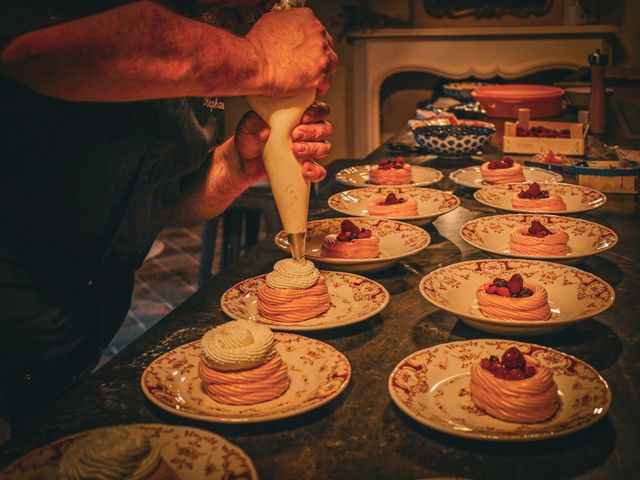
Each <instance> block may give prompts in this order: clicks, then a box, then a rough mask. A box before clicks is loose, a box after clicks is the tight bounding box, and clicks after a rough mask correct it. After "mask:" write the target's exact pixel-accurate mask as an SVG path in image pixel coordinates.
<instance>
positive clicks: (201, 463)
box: [0, 423, 258, 480]
mask: <svg viewBox="0 0 640 480" xmlns="http://www.w3.org/2000/svg"><path fill="white" fill-rule="evenodd" d="M129 426H130V427H133V428H137V429H140V430H142V431H143V432H144V433H145V434H146V435H147V436H148V437H149V441H150V442H151V445H153V446H155V447H157V448H158V449H159V450H160V456H161V457H162V459H163V460H164V461H165V463H166V464H167V465H168V466H169V467H171V469H172V470H173V471H174V472H175V473H176V474H177V475H178V478H180V479H181V480H201V479H203V478H210V479H211V480H226V479H229V478H242V479H247V480H257V478H258V474H257V472H256V469H255V467H254V466H253V463H252V462H251V459H250V458H249V457H248V456H247V454H246V453H244V452H243V451H242V450H241V449H240V448H239V447H237V446H236V445H234V444H232V443H231V442H228V441H227V440H225V439H224V438H222V437H221V436H219V435H216V434H215V433H211V432H208V431H206V430H201V429H199V428H193V427H183V426H179V425H161V424H157V423H137V424H133V425H129ZM106 428H110V427H104V428H99V429H96V430H104V429H106ZM89 432H90V431H86V432H81V433H76V434H75V435H70V436H68V437H64V438H61V439H59V440H56V441H54V442H52V443H50V444H48V445H46V446H44V447H41V448H38V449H37V450H34V451H32V452H30V453H28V454H26V455H25V456H23V457H21V458H19V459H18V460H16V461H15V462H13V463H12V464H11V465H9V466H8V467H7V468H5V469H4V470H3V471H2V472H0V473H1V474H2V475H1V476H2V478H3V479H5V480H36V479H37V480H42V479H47V478H58V463H59V462H60V457H61V454H64V451H65V450H66V449H67V448H69V446H71V445H73V444H74V443H75V442H77V441H79V440H81V439H82V438H83V437H84V436H86V435H87V434H88V433H89Z"/></svg>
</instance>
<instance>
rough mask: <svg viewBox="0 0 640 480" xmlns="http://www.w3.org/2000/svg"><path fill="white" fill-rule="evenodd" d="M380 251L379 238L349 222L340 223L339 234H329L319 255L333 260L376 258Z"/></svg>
mask: <svg viewBox="0 0 640 480" xmlns="http://www.w3.org/2000/svg"><path fill="white" fill-rule="evenodd" d="M379 251H380V238H379V237H377V236H375V235H374V234H373V232H372V231H371V230H369V229H367V228H360V227H358V226H357V225H356V224H354V223H353V222H352V221H351V220H343V221H342V222H341V223H340V234H337V235H336V234H335V233H331V234H329V235H327V236H326V237H325V238H324V241H323V242H322V248H321V250H320V253H321V254H322V256H323V257H333V258H376V257H377V256H378V252H379Z"/></svg>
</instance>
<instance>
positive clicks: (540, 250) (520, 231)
mask: <svg viewBox="0 0 640 480" xmlns="http://www.w3.org/2000/svg"><path fill="white" fill-rule="evenodd" d="M568 241H569V235H568V234H567V233H566V232H565V231H563V230H560V229H555V228H548V227H545V226H544V225H543V224H542V223H541V222H540V221H538V220H533V221H532V222H531V226H529V227H522V228H517V229H515V230H514V231H512V232H511V233H510V234H509V248H510V249H511V253H519V254H522V255H527V256H529V255H534V256H535V255H537V256H543V257H545V256H553V257H555V256H564V255H566V254H567V251H568V247H567V242H568Z"/></svg>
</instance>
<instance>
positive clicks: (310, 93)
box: [247, 0, 316, 260]
mask: <svg viewBox="0 0 640 480" xmlns="http://www.w3.org/2000/svg"><path fill="white" fill-rule="evenodd" d="M302 6H304V0H302V1H300V0H297V1H296V0H281V1H280V2H278V3H277V4H276V5H275V6H274V7H273V10H285V9H287V8H291V7H302ZM315 98H316V92H315V90H314V89H311V90H306V91H304V92H302V93H299V94H297V95H295V96H292V97H287V98H271V97H263V96H250V97H248V98H247V101H248V102H249V105H250V106H251V108H252V109H253V110H254V111H255V112H256V113H257V114H258V115H260V117H262V119H263V120H264V121H265V122H266V123H267V124H268V125H269V127H270V128H271V133H270V135H269V139H268V140H267V142H266V144H265V146H264V152H263V154H262V159H263V161H264V166H265V169H266V171H267V176H268V177H269V183H270V184H271V191H272V192H273V197H274V199H275V201H276V206H277V208H278V214H279V215H280V220H282V225H283V227H284V231H285V233H286V234H287V239H288V241H289V246H290V249H291V255H292V256H293V258H295V259H296V260H302V259H303V258H304V252H305V244H306V236H307V215H308V213H309V191H310V188H311V182H310V181H309V180H307V179H306V178H305V177H304V176H303V175H302V165H301V162H300V161H299V160H298V159H297V158H296V157H295V155H294V154H293V152H292V150H291V143H292V142H291V131H292V130H293V129H294V128H295V127H296V125H298V123H300V120H301V118H302V115H303V114H304V112H305V110H306V109H307V108H308V107H309V106H310V105H311V104H312V103H313V101H314V100H315Z"/></svg>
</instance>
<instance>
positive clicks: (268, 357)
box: [198, 320, 289, 405]
mask: <svg viewBox="0 0 640 480" xmlns="http://www.w3.org/2000/svg"><path fill="white" fill-rule="evenodd" d="M198 376H199V377H200V379H201V380H202V383H203V386H204V390H205V391H206V392H207V395H209V397H211V398H212V399H213V400H215V401H216V402H219V403H224V404H226V405H254V404H256V403H261V402H266V401H269V400H273V399H274V398H278V397H279V396H280V395H282V394H283V393H284V392H286V391H287V389H288V388H289V373H288V370H287V365H286V364H285V363H284V362H283V361H282V357H281V356H280V354H279V353H278V351H277V350H276V348H275V339H274V336H273V332H272V331H271V329H269V327H267V326H265V325H260V324H259V323H255V322H253V321H251V320H233V321H230V322H227V323H224V324H222V325H220V326H217V327H215V328H213V329H211V330H209V331H208V332H207V333H205V334H204V336H203V337H202V341H201V354H200V363H199V365H198Z"/></svg>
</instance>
